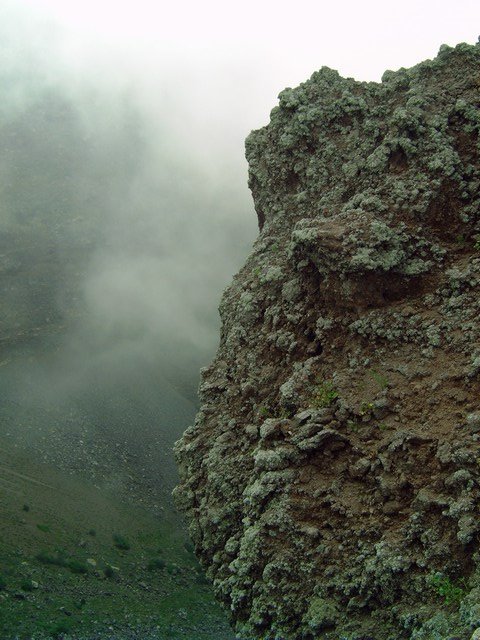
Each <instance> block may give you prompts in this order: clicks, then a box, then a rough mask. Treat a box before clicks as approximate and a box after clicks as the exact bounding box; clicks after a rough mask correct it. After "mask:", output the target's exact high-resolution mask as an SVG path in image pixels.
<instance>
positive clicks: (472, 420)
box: [467, 411, 480, 433]
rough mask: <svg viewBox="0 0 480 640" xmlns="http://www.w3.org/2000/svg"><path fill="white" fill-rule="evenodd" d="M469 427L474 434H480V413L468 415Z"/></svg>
mask: <svg viewBox="0 0 480 640" xmlns="http://www.w3.org/2000/svg"><path fill="white" fill-rule="evenodd" d="M467 427H468V428H469V429H470V431H472V433H478V432H480V411H475V412H474V413H469V414H468V415H467Z"/></svg>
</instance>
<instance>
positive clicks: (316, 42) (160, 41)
mask: <svg viewBox="0 0 480 640" xmlns="http://www.w3.org/2000/svg"><path fill="white" fill-rule="evenodd" d="M12 4H13V5H18V6H22V5H24V6H26V7H29V8H30V9H31V10H32V11H33V10H35V11H36V12H37V13H39V14H43V15H44V16H52V17H53V18H54V19H55V20H58V21H59V22H60V23H61V24H62V25H64V26H65V27H66V28H67V29H68V31H69V34H68V37H67V38H66V39H65V40H64V42H63V46H64V48H65V49H64V50H65V55H68V56H70V57H71V59H72V60H73V59H77V60H78V59H79V58H81V59H83V60H85V59H86V58H87V57H88V55H89V53H90V54H92V53H94V56H95V57H96V59H97V63H98V64H99V66H101V64H102V60H103V62H105V61H106V60H107V59H108V58H109V57H110V56H111V55H113V56H114V57H115V58H116V60H117V61H118V60H122V64H123V65H124V66H123V68H120V69H117V71H116V73H117V74H119V75H120V76H121V75H122V72H123V73H124V74H127V73H128V69H129V67H130V69H131V68H136V70H137V72H138V71H139V69H143V71H144V72H146V71H151V70H157V72H159V73H160V72H162V70H164V71H167V72H168V70H169V69H178V68H180V67H187V68H188V70H189V72H190V73H191V74H192V75H193V76H196V77H197V81H198V86H195V88H194V89H193V94H192V98H193V99H206V100H207V101H208V102H209V103H210V102H211V101H213V97H212V95H211V94H212V92H215V86H212V85H213V83H212V80H213V78H214V77H215V76H222V78H223V80H224V81H225V82H226V83H228V82H230V83H231V84H230V85H228V84H227V87H226V88H227V89H228V90H229V91H231V92H233V93H235V99H236V101H237V102H241V103H242V105H243V110H244V112H245V113H246V115H247V118H246V119H247V120H248V124H250V126H251V128H253V127H256V126H259V125H260V124H263V123H264V122H265V120H266V118H267V114H268V112H269V110H270V108H271V107H273V106H274V103H275V98H276V95H277V94H278V93H279V91H280V90H281V89H282V88H283V87H284V86H292V85H295V84H298V83H299V82H301V81H303V80H305V79H306V78H307V77H309V76H310V75H311V73H312V72H313V71H314V70H316V69H318V68H319V67H320V66H323V65H326V66H330V67H333V68H335V69H338V70H339V71H340V73H341V74H342V75H347V76H353V77H355V78H357V79H359V80H378V79H379V78H380V77H381V74H382V73H383V71H384V70H385V69H387V68H388V69H395V68H399V67H401V66H411V65H413V64H415V63H417V62H420V61H421V60H423V59H425V58H429V57H433V56H434V55H435V54H436V52H437V51H438V47H439V45H440V44H442V43H447V44H451V45H454V44H457V43H458V42H470V43H473V42H476V40H477V37H478V35H479V34H480V3H479V2H478V0H457V2H455V3H453V2H451V0H404V1H403V2H398V1H395V2H392V1H391V0H364V1H363V2H358V1H357V0H344V1H343V2H338V1H337V2H332V1H331V0H329V1H328V2H326V1H323V0H294V1H292V0H289V1H285V0H241V1H239V2H228V0H203V1H201V2H200V1H198V0H187V1H185V0H184V1H183V2H182V1H176V2H172V1H168V2H167V1H165V0H134V1H132V0H82V2H78V0H16V1H13V2H12ZM67 52H68V53H67ZM164 71H163V72H164ZM236 88H237V89H238V90H237V91H236ZM251 90H255V91H254V93H250V91H251ZM227 105H228V100H227Z"/></svg>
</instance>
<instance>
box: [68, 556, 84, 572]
mask: <svg viewBox="0 0 480 640" xmlns="http://www.w3.org/2000/svg"><path fill="white" fill-rule="evenodd" d="M67 566H68V568H69V569H70V571H71V572H72V573H78V574H81V573H88V564H87V563H86V562H83V560H76V559H75V558H72V560H69V561H68V563H67Z"/></svg>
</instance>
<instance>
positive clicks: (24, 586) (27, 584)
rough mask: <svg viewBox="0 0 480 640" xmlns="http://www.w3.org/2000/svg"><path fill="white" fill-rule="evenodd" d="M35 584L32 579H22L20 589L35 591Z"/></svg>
mask: <svg viewBox="0 0 480 640" xmlns="http://www.w3.org/2000/svg"><path fill="white" fill-rule="evenodd" d="M33 588H34V587H33V584H32V581H31V580H27V579H25V580H22V582H21V583H20V589H21V590H22V591H33Z"/></svg>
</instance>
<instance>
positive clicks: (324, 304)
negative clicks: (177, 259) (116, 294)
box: [176, 44, 480, 640]
mask: <svg viewBox="0 0 480 640" xmlns="http://www.w3.org/2000/svg"><path fill="white" fill-rule="evenodd" d="M479 106H480V46H478V45H476V46H469V45H466V44H461V45H458V46H457V47H456V48H454V49H452V48H450V47H447V46H442V47H441V49H440V52H439V55H438V57H437V58H436V59H435V60H427V61H426V62H423V63H421V64H419V65H418V66H416V67H414V68H412V69H400V70H399V71H397V72H392V71H387V72H386V73H385V74H384V77H383V79H382V82H381V83H365V82H356V81H355V80H353V79H348V78H347V79H344V78H341V77H340V76H339V75H338V74H337V73H336V72H335V71H332V70H331V69H328V68H323V69H321V70H320V71H318V72H316V73H314V74H313V75H312V77H311V78H310V80H308V81H307V82H305V83H304V84H302V85H300V86H299V87H297V88H295V89H286V90H285V91H283V92H282V93H281V94H280V101H279V105H278V106H277V107H275V108H274V109H273V111H272V113H271V120H270V124H269V125H268V126H266V127H264V128H263V129H260V130H258V131H254V132H253V133H252V134H251V135H250V136H249V138H248V139H247V145H246V148H247V159H248V162H249V166H250V181H249V183H250V188H251V190H252V193H253V198H254V201H255V206H256V210H257V213H258V218H259V223H260V235H259V237H258V239H257V241H256V243H255V245H254V248H253V251H252V253H251V255H250V257H249V258H248V260H247V262H246V264H245V266H244V267H243V268H242V269H241V271H240V272H239V273H238V275H237V276H236V277H235V278H234V281H233V283H232V285H231V286H230V287H229V289H228V290H227V291H226V292H225V294H224V297H223V300H222V303H221V307H220V312H221V317H222V322H223V325H222V332H221V344H220V347H219V350H218V353H217V355H216V358H215V360H214V361H213V363H212V364H211V366H210V367H208V368H207V369H205V370H204V371H203V378H202V384H201V401H202V407H201V409H200V412H199V413H198V416H197V419H196V423H195V425H194V426H192V427H190V428H189V429H188V430H187V432H186V433H185V435H184V436H183V439H182V440H181V441H180V442H179V443H178V445H177V459H178V463H179V466H180V472H181V478H182V479H181V484H180V486H179V487H178V488H177V489H176V497H177V501H178V504H179V505H180V507H181V508H182V510H183V511H184V512H185V513H186V515H187V518H188V521H189V523H190V531H191V535H192V538H193V540H194V543H195V546H196V551H197V554H198V557H199V558H200V560H201V562H202V563H203V565H204V566H205V567H206V568H207V569H208V574H209V576H210V578H211V579H212V580H213V582H214V587H215V590H216V594H217V597H218V598H219V599H220V600H221V601H222V602H223V603H224V604H225V605H226V608H227V609H228V610H229V611H230V613H231V618H232V621H233V623H234V625H235V628H236V630H237V631H238V633H239V634H240V637H243V638H259V639H260V638H261V639H264V640H273V639H282V640H283V639H289V640H290V639H292V640H293V639H300V638H302V639H322V640H360V639H364V640H365V639H367V638H368V639H373V640H400V639H405V640H407V639H408V640H448V639H453V638H458V639H461V640H469V638H471V637H480V630H478V631H476V629H477V628H478V627H480V554H479V552H478V546H479V534H480V518H479V506H480V483H479V475H480V446H479V441H480V404H479V392H480V375H479V374H480V298H479V283H480V164H479V159H478V153H479V131H480V109H479ZM472 634H473V636H472ZM475 634H476V635H475Z"/></svg>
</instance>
